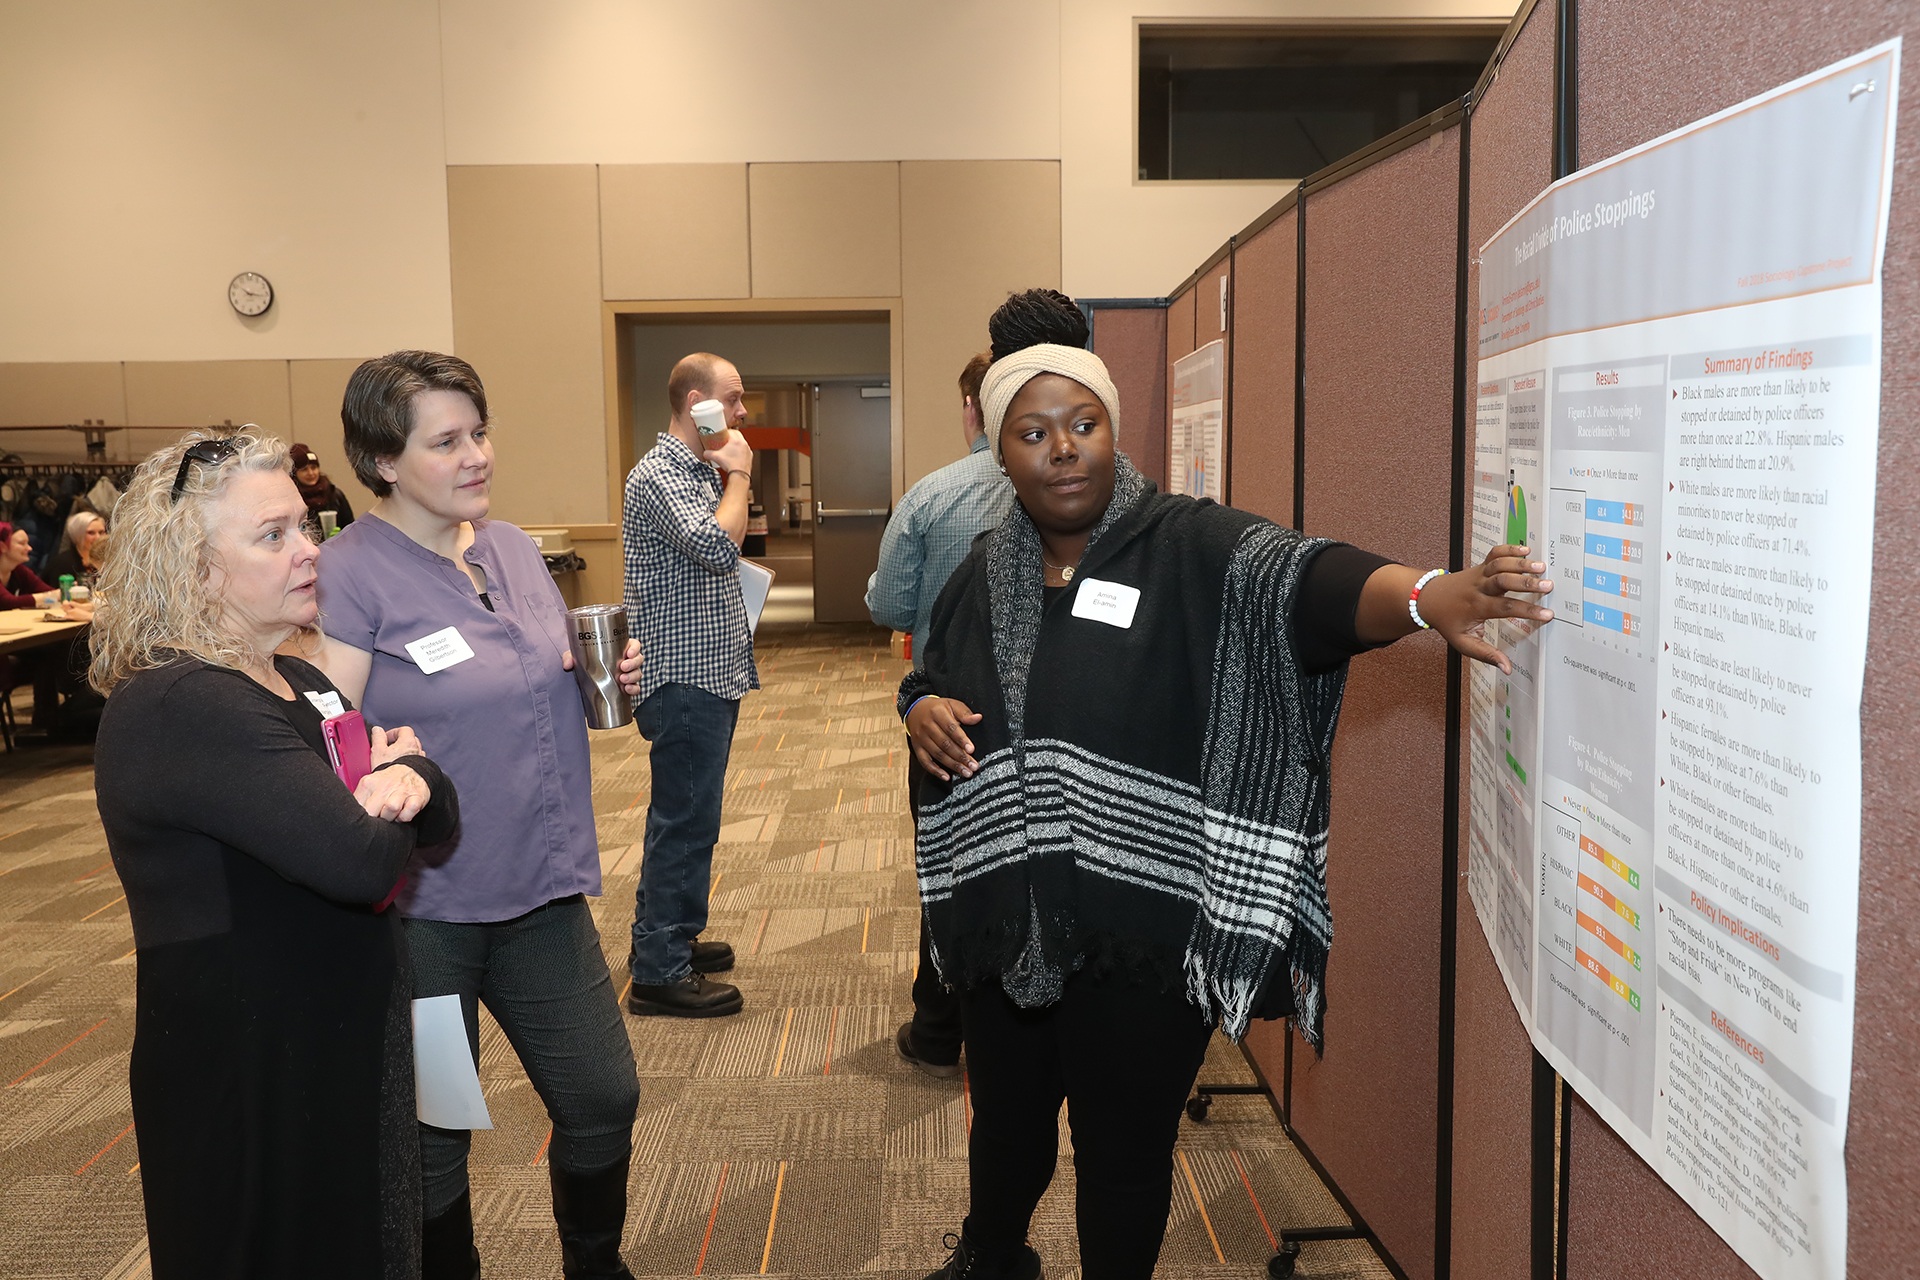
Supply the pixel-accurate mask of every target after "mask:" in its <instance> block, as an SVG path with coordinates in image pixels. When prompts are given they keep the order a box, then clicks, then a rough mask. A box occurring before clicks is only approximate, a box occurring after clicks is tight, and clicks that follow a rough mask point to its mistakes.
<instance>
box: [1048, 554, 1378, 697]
mask: <svg viewBox="0 0 1920 1280" xmlns="http://www.w3.org/2000/svg"><path fill="white" fill-rule="evenodd" d="M1392 563H1393V561H1391V560H1389V559H1387V558H1386V557H1385V556H1378V555H1375V554H1374V553H1373V552H1371V551H1362V550H1361V549H1360V548H1359V547H1356V546H1351V545H1349V544H1348V543H1345V542H1336V543H1333V544H1332V545H1331V546H1328V547H1326V548H1324V549H1322V550H1321V551H1319V552H1316V553H1315V554H1314V557H1313V559H1312V560H1310V561H1308V562H1307V570H1306V573H1305V574H1304V575H1303V576H1302V578H1301V580H1300V598H1299V600H1298V601H1297V602H1296V603H1295V605H1294V610H1293V648H1294V653H1295V655H1296V656H1297V657H1298V658H1299V661H1300V670H1301V671H1303V672H1305V673H1306V674H1307V675H1317V674H1319V673H1320V672H1322V671H1331V670H1333V669H1334V668H1335V667H1337V666H1339V665H1340V664H1341V663H1343V662H1345V661H1347V660H1348V659H1349V658H1352V657H1354V656H1355V655H1356V654H1362V653H1365V652H1367V651H1368V650H1369V649H1378V648H1379V647H1380V645H1378V644H1369V643H1368V642H1367V641H1365V640H1362V639H1361V638H1360V633H1359V631H1358V630H1357V629H1356V628H1355V627H1354V618H1355V616H1356V615H1357V614H1358V613H1359V612H1360V592H1361V589H1362V588H1364V587H1365V586H1366V585H1367V579H1368V578H1371V577H1372V576H1373V574H1374V571H1375V570H1376V569H1379V568H1382V567H1383V566H1385V565H1390V564H1392ZM1068 585H1071V584H1068ZM1066 589H1067V587H1066V586H1059V587H1055V586H1049V587H1047V588H1046V593H1045V599H1046V602H1047V607H1048V608H1052V607H1053V602H1054V601H1055V600H1056V599H1058V598H1059V596H1060V594H1061V593H1062V592H1064V591H1065V590H1066ZM1383 643H1392V642H1391V641H1386V642H1383Z"/></svg>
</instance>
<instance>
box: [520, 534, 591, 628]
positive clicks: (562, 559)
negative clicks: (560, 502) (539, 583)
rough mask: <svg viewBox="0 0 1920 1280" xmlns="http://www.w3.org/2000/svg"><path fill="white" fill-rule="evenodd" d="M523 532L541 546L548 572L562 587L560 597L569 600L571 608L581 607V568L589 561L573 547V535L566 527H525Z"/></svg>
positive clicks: (534, 543)
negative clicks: (582, 557)
mask: <svg viewBox="0 0 1920 1280" xmlns="http://www.w3.org/2000/svg"><path fill="white" fill-rule="evenodd" d="M521 532H522V533H524V534H526V535H527V536H528V537H529V538H532V539H533V545H534V546H536V547H538V548H540V558H541V559H542V560H544V561H546V562H547V572H548V573H550V574H552V575H553V581H554V583H555V585H557V586H558V587H559V588H560V598H561V599H562V600H565V601H566V602H567V607H568V608H569V609H577V608H579V607H580V570H582V569H584V568H586V567H587V562H586V561H585V560H583V559H581V558H580V555H579V553H578V552H576V551H575V550H574V549H573V536H572V535H571V534H570V533H569V532H568V531H567V530H565V529H523V530H521Z"/></svg>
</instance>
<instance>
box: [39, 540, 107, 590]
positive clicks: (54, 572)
mask: <svg viewBox="0 0 1920 1280" xmlns="http://www.w3.org/2000/svg"><path fill="white" fill-rule="evenodd" d="M63 573H70V574H72V575H73V580H74V581H75V582H84V583H86V584H87V585H88V586H92V585H93V579H94V577H95V576H96V574H97V573H98V570H95V569H89V568H87V566H86V564H85V563H84V562H83V561H82V560H81V559H80V550H79V548H77V547H62V548H60V550H58V551H56V552H54V553H53V559H51V560H49V561H47V581H48V582H49V583H50V584H52V585H53V586H59V585H60V575H61V574H63Z"/></svg>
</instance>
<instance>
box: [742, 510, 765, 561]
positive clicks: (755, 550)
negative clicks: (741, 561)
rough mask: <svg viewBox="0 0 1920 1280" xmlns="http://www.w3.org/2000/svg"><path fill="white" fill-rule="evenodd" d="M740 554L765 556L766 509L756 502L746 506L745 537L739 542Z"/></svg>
mask: <svg viewBox="0 0 1920 1280" xmlns="http://www.w3.org/2000/svg"><path fill="white" fill-rule="evenodd" d="M740 554H741V555H744V556H764V555H765V554H767V509H766V508H765V507H763V506H761V505H760V504H759V503H757V502H750V503H748V504H747V536H746V537H745V538H743V539H742V540H741V542H740Z"/></svg>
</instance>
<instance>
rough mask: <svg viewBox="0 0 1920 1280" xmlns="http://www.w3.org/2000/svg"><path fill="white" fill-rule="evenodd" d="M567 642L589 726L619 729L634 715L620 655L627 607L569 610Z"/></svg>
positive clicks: (600, 606) (601, 606)
mask: <svg viewBox="0 0 1920 1280" xmlns="http://www.w3.org/2000/svg"><path fill="white" fill-rule="evenodd" d="M567 643H568V645H569V647H571V648H572V650H573V681H574V683H575V684H577V685H579V686H580V703H581V706H582V707H583V708H584V709H585V710H586V713H587V726H588V727H589V728H593V729H618V728H619V727H620V726H621V725H623V724H626V723H628V722H629V721H631V720H632V719H633V702H632V700H631V699H629V698H628V697H627V691H626V690H625V689H622V688H621V687H620V679H619V674H620V655H621V654H622V653H624V652H626V648H627V611H626V610H625V609H624V608H622V607H621V606H620V605H617V604H589V605H583V606H581V607H580V608H578V609H569V610H567Z"/></svg>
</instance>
